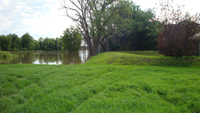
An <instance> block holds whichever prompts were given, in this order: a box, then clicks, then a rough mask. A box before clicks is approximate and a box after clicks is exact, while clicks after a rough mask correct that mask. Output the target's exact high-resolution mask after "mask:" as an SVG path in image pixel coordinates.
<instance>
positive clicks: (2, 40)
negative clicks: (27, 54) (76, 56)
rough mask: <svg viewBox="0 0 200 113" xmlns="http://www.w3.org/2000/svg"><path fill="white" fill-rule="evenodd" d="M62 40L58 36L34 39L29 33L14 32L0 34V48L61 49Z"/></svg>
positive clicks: (8, 49)
mask: <svg viewBox="0 0 200 113" xmlns="http://www.w3.org/2000/svg"><path fill="white" fill-rule="evenodd" d="M61 47H62V42H61V39H60V38H42V37H40V38H39V39H38V40H34V38H33V37H32V36H31V35H30V34H29V33H25V34H24V35H23V36H22V37H18V36H17V35H16V34H8V35H0V50H3V51H17V50H48V51H49V50H61Z"/></svg>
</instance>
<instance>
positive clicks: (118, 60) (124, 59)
mask: <svg viewBox="0 0 200 113" xmlns="http://www.w3.org/2000/svg"><path fill="white" fill-rule="evenodd" d="M87 64H115V65H140V66H180V67H182V66H184V67H188V66H190V67H191V66H200V58H199V57H182V58H175V57H166V56H163V55H159V54H158V53H156V52H155V51H147V52H145V51H144V52H141V51H136V52H106V53H102V54H99V55H97V56H94V57H92V58H90V60H89V61H88V62H87Z"/></svg>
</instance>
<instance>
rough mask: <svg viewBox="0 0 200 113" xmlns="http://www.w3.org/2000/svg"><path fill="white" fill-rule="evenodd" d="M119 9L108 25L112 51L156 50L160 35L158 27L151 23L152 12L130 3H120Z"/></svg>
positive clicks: (107, 33)
mask: <svg viewBox="0 0 200 113" xmlns="http://www.w3.org/2000/svg"><path fill="white" fill-rule="evenodd" d="M117 7H118V8H117V12H116V14H115V15H114V16H113V18H112V19H111V22H109V24H107V26H108V27H107V28H108V30H107V32H106V35H108V36H109V35H110V36H109V37H110V38H111V40H110V41H109V42H110V48H111V50H112V49H114V50H121V51H127V50H129V51H130V50H149V49H150V50H152V49H155V47H156V45H157V42H156V38H157V36H158V33H157V32H156V30H157V27H156V26H155V25H154V24H153V22H151V21H150V19H152V18H153V16H154V15H153V13H152V11H151V10H147V11H142V10H141V9H140V7H139V6H137V5H135V4H134V3H133V2H129V1H120V2H119V3H118V6H117ZM117 45H118V46H117Z"/></svg>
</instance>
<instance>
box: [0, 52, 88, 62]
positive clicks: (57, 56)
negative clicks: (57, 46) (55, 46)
mask: <svg viewBox="0 0 200 113" xmlns="http://www.w3.org/2000/svg"><path fill="white" fill-rule="evenodd" d="M11 53H12V54H16V55H17V56H18V57H17V58H15V59H4V60H3V61H1V62H0V64H49V65H68V64H83V63H85V62H86V61H87V60H88V59H89V57H88V52H87V51H79V52H78V53H68V52H62V51H41V52H37V51H33V52H29V51H28V52H11Z"/></svg>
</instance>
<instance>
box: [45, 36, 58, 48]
mask: <svg viewBox="0 0 200 113" xmlns="http://www.w3.org/2000/svg"><path fill="white" fill-rule="evenodd" d="M43 47H44V50H47V51H51V50H55V41H54V39H50V38H48V37H47V38H45V39H44V41H43Z"/></svg>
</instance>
